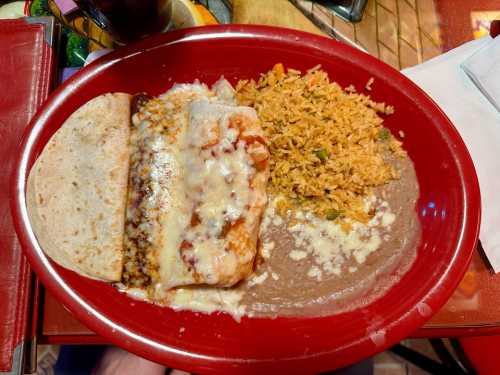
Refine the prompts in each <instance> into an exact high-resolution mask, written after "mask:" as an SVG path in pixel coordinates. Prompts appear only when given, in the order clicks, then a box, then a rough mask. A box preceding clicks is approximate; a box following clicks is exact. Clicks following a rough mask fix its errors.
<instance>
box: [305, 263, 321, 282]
mask: <svg viewBox="0 0 500 375" xmlns="http://www.w3.org/2000/svg"><path fill="white" fill-rule="evenodd" d="M307 276H309V277H311V278H313V279H316V280H318V281H321V277H322V272H321V270H320V269H319V268H318V267H316V266H312V267H311V268H309V271H307Z"/></svg>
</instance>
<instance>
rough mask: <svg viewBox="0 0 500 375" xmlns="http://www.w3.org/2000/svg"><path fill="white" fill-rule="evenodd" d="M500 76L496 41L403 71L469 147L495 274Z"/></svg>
mask: <svg viewBox="0 0 500 375" xmlns="http://www.w3.org/2000/svg"><path fill="white" fill-rule="evenodd" d="M466 71H467V73H466ZM499 72H500V37H498V38H496V39H491V38H490V37H485V38H482V39H479V40H475V41H472V42H469V43H466V44H464V45H462V46H460V47H458V48H456V49H454V50H452V51H450V52H448V53H446V54H444V55H441V56H438V57H436V58H434V59H432V60H429V61H427V62H425V63H423V64H421V65H418V66H415V67H412V68H409V69H406V70H404V71H403V73H404V74H405V75H407V76H408V77H409V78H410V79H411V80H413V81H414V82H415V83H416V84H417V85H419V86H420V87H421V88H422V89H423V90H424V91H426V92H427V93H428V94H429V95H430V96H431V97H432V98H433V99H434V101H436V103H438V105H439V106H440V107H441V108H442V110H443V111H444V112H445V113H446V114H447V115H448V117H449V118H450V120H451V121H452V122H453V124H454V125H455V127H456V128H457V130H458V132H459V133H460V135H461V136H462V139H463V140H464V142H465V144H466V145H467V148H468V149H469V152H470V154H471V156H472V160H473V162H474V165H475V167H476V172H477V175H478V179H479V186H480V189H481V200H482V207H481V209H482V215H481V230H480V234H479V238H480V240H481V243H482V245H483V248H484V250H485V252H486V256H487V257H488V260H489V261H490V263H491V266H492V267H493V269H494V271H495V272H500V152H499V150H500V112H499V111H498V110H497V108H498V107H499V106H500V74H499ZM470 76H471V77H474V78H473V79H474V80H472V79H471V78H470ZM476 83H477V86H476ZM490 101H491V102H490ZM492 102H493V103H495V104H496V106H497V108H495V106H494V105H492Z"/></svg>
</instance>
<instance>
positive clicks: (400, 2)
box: [38, 0, 500, 344]
mask: <svg viewBox="0 0 500 375" xmlns="http://www.w3.org/2000/svg"><path fill="white" fill-rule="evenodd" d="M266 2H267V0H266V1H255V2H254V3H259V4H257V5H256V6H254V7H253V10H250V11H248V12H250V13H251V12H252V11H253V12H255V13H256V14H258V13H259V12H263V10H262V8H260V10H259V9H258V8H259V7H260V6H264V4H265V3H266ZM233 3H234V4H237V3H238V2H237V1H236V0H235V1H233ZM267 3H271V2H267ZM292 3H294V4H295V5H296V6H297V7H298V8H300V9H301V10H302V11H303V12H304V13H305V14H307V15H308V16H309V17H310V18H311V19H312V21H313V23H314V24H315V25H316V26H318V27H319V29H320V30H322V31H323V32H326V33H328V34H330V35H335V36H336V37H338V38H339V39H342V40H345V41H346V42H348V43H353V44H355V45H357V46H360V47H361V48H363V49H365V50H366V51H367V52H369V53H372V54H374V55H376V56H378V57H379V58H381V59H382V60H384V61H385V62H387V63H388V64H390V65H392V66H394V67H395V68H397V69H402V68H405V67H408V66H411V65H415V64H417V63H420V62H423V61H425V60H427V59H429V58H432V57H433V56H436V55H438V54H441V53H443V52H445V51H447V50H449V49H451V48H453V47H456V46H458V45H460V44H462V43H463V42H465V41H467V40H470V39H472V38H473V37H474V36H476V37H477V36H480V35H483V34H486V33H487V32H488V28H489V24H490V20H492V19H495V18H500V4H499V3H498V2H497V1H496V0H476V1H474V2H471V1H468V0H369V1H368V5H367V8H366V10H365V14H364V18H363V20H362V21H361V22H360V23H357V24H355V25H353V24H350V23H347V22H345V21H344V20H342V19H341V18H339V17H337V16H336V15H334V14H332V13H331V12H330V11H329V10H327V9H326V8H324V7H322V6H319V5H317V4H312V3H311V2H309V1H305V0H293V1H292ZM248 12H246V13H245V14H238V17H239V18H238V19H237V21H238V22H240V23H245V22H255V19H256V18H255V14H253V15H249V14H248ZM287 19H296V15H294V17H289V18H287ZM276 22H279V21H276V20H274V17H266V19H265V23H276ZM301 22H305V23H304V24H307V22H308V21H307V20H304V21H301ZM290 26H294V25H290ZM307 27H310V26H307ZM40 305H41V306H40V317H39V322H40V323H39V331H38V341H39V342H40V343H57V344H72V343H89V344H91V343H104V342H105V340H104V339H103V338H101V337H99V336H97V335H95V334H94V333H93V332H92V331H90V330H88V329H87V328H86V327H85V326H83V325H82V324H81V323H79V322H78V321H77V320H76V319H75V318H73V317H72V316H71V314H70V313H69V312H68V311H67V310H66V309H65V308H64V307H63V306H62V305H60V304H59V302H57V301H56V300H55V299H54V298H53V297H52V296H51V295H50V294H49V293H48V292H46V291H42V294H41V296H40ZM499 306H500V274H499V275H494V274H493V273H492V271H491V269H490V268H489V265H488V262H487V260H486V259H485V258H484V255H483V252H482V249H481V248H480V247H479V248H478V249H477V250H476V251H475V253H474V256H473V259H472V262H471V265H470V267H469V270H468V271H467V273H466V275H465V277H464V279H463V280H462V282H461V283H460V285H459V287H458V288H457V290H456V291H455V293H454V295H453V296H452V297H451V298H450V300H449V301H448V302H447V303H446V305H445V306H444V307H443V308H442V309H441V310H440V311H439V312H438V313H437V314H436V315H434V316H433V318H432V319H431V320H430V321H429V322H427V323H426V324H425V325H424V327H422V328H421V329H419V330H418V331H417V332H415V333H414V334H413V336H414V337H460V336H478V335H489V334H500V308H499Z"/></svg>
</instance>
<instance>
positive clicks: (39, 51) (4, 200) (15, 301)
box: [0, 17, 54, 373]
mask: <svg viewBox="0 0 500 375" xmlns="http://www.w3.org/2000/svg"><path fill="white" fill-rule="evenodd" d="M52 35H53V22H52V18H51V17H40V18H23V19H18V20H0V142H1V144H0V163H1V165H0V166H1V167H0V254H1V255H0V301H1V302H0V317H1V319H0V372H5V371H12V372H13V373H17V372H21V371H22V363H23V348H24V345H25V343H26V340H27V339H29V337H27V336H28V335H31V334H34V332H33V333H32V332H31V331H32V329H31V328H32V321H31V316H30V315H29V308H30V304H31V303H32V301H33V298H34V296H33V295H32V292H33V288H32V282H33V280H32V273H31V270H30V268H29V266H28V263H27V261H26V259H25V258H24V256H23V254H22V252H21V249H20V246H19V243H18V241H17V238H16V234H15V231H14V227H13V223H12V219H11V215H10V208H9V188H8V186H9V179H10V176H11V173H12V167H13V164H14V159H15V155H16V152H17V148H18V145H19V142H20V139H21V137H22V134H23V132H24V130H25V129H26V127H27V126H28V123H29V121H30V120H31V118H32V117H33V115H34V114H35V112H36V110H37V109H38V108H39V107H40V105H41V104H42V103H43V102H44V101H45V99H46V98H47V96H48V94H49V92H50V88H51V84H52V72H53V66H54V54H53V49H52V47H51V39H52Z"/></svg>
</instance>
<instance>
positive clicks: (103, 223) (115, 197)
mask: <svg viewBox="0 0 500 375" xmlns="http://www.w3.org/2000/svg"><path fill="white" fill-rule="evenodd" d="M130 100H131V97H130V95H128V94H122V93H113V94H105V95H101V96H99V97H96V98H94V99H92V100H90V101H89V102H87V103H86V104H84V105H83V106H82V107H80V108H79V109H78V110H77V111H76V112H74V113H73V114H72V115H71V116H70V117H69V118H68V119H67V120H66V122H65V123H64V124H63V125H62V127H61V128H60V129H59V130H58V131H57V132H56V133H55V134H54V135H53V137H52V138H51V139H50V141H49V142H48V143H47V145H46V147H45V148H44V150H43V152H42V154H41V155H40V157H39V158H38V160H37V161H36V163H35V165H34V166H33V168H32V170H31V173H30V175H29V179H28V189H27V202H28V211H29V215H30V219H31V223H32V226H33V229H34V231H35V234H36V237H37V239H38V241H39V243H40V246H41V248H42V249H43V250H44V252H45V253H46V254H47V255H48V256H50V257H51V258H52V259H53V260H54V261H55V262H57V263H58V264H60V265H61V266H63V267H66V268H69V269H71V270H73V271H75V272H77V273H79V274H81V275H84V276H87V277H91V278H95V279H100V280H106V281H119V280H120V279H121V274H122V263H123V233H124V220H125V206H126V194H127V180H128V170H129V150H128V147H129V146H128V144H129V136H130Z"/></svg>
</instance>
